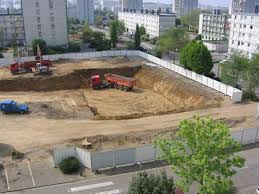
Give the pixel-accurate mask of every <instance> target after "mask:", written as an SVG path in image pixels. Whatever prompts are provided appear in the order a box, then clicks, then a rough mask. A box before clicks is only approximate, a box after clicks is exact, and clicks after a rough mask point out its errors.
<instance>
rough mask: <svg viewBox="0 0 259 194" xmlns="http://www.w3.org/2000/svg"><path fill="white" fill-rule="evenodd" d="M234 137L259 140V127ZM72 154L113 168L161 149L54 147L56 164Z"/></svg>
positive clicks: (152, 158)
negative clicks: (99, 150)
mask: <svg viewBox="0 0 259 194" xmlns="http://www.w3.org/2000/svg"><path fill="white" fill-rule="evenodd" d="M231 135H232V137H233V138H234V139H235V140H236V141H238V142H240V143H242V144H244V145H246V144H251V143H257V142H259V128H251V129H244V130H240V131H235V132H232V133H231ZM70 156H74V157H77V158H78V159H79V161H80V162H81V163H82V164H83V165H84V166H85V167H87V168H89V169H92V170H97V169H104V168H112V167H119V166H126V165H133V164H137V163H146V162H152V161H155V160H156V159H157V158H158V157H159V150H158V149H157V148H154V147H153V146H152V145H143V146H140V147H135V148H128V149H116V150H109V151H103V152H89V151H87V150H84V149H81V148H76V147H72V148H64V149H54V151H53V162H54V166H58V165H59V163H60V162H61V161H62V160H63V159H65V158H68V157H70Z"/></svg>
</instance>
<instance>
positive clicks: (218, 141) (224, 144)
mask: <svg viewBox="0 0 259 194" xmlns="http://www.w3.org/2000/svg"><path fill="white" fill-rule="evenodd" d="M179 128H180V129H179V131H178V132H177V133H176V139H175V140H158V141H157V142H156V144H157V146H158V147H159V148H160V151H161V158H162V159H164V160H166V161H167V162H168V163H169V164H170V165H171V166H172V169H173V171H174V172H175V173H176V174H177V175H178V176H179V177H180V179H179V181H178V182H177V186H179V187H180V188H181V189H182V190H183V191H188V190H189V188H190V186H191V185H192V184H193V183H197V184H198V186H199V187H198V193H199V194H228V193H229V191H230V190H231V188H232V186H233V183H232V181H231V179H230V178H231V177H232V176H233V175H234V174H235V173H236V171H235V170H234V169H233V167H238V168H241V167H243V166H244V162H245V160H244V159H243V158H241V157H240V156H238V155H236V154H235V153H236V152H238V151H240V150H241V145H240V144H239V143H237V142H236V141H235V140H234V139H233V138H232V137H231V134H230V130H229V128H228V127H227V126H226V125H225V124H224V123H223V122H220V121H215V120H213V119H211V118H199V117H194V119H191V120H183V121H182V122H181V123H180V126H179Z"/></svg>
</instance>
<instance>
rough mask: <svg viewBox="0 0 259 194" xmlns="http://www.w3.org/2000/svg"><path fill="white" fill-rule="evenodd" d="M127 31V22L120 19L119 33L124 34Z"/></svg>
mask: <svg viewBox="0 0 259 194" xmlns="http://www.w3.org/2000/svg"><path fill="white" fill-rule="evenodd" d="M124 31H125V23H124V22H123V21H120V20H118V29H117V33H118V35H119V36H121V35H123V33H124Z"/></svg>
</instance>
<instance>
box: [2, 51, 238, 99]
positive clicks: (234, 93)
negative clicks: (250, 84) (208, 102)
mask: <svg viewBox="0 0 259 194" xmlns="http://www.w3.org/2000/svg"><path fill="white" fill-rule="evenodd" d="M115 56H128V57H132V56H136V57H137V56H138V57H142V58H144V59H147V60H149V61H152V62H153V63H155V64H158V65H160V66H162V67H164V68H167V69H170V70H172V71H174V72H176V73H178V74H180V75H182V76H184V77H187V78H189V79H191V80H193V81H196V82H199V83H200V84H202V85H205V86H207V87H210V88H212V89H214V90H216V91H218V92H220V93H223V94H224V95H227V96H230V97H231V99H232V101H233V102H241V100H242V96H243V91H241V90H239V89H236V88H233V87H231V86H228V85H225V84H224V83H221V82H218V81H216V80H213V79H210V78H208V77H206V76H204V75H200V74H197V73H195V72H191V71H189V70H187V69H184V68H183V67H180V66H177V65H175V64H172V63H170V62H168V61H164V60H162V59H159V58H157V57H155V56H153V55H149V54H147V53H144V52H141V51H131V50H114V51H99V52H88V53H68V54H59V55H44V59H46V60H47V59H48V60H51V61H56V60H60V59H71V60H79V59H92V58H103V57H115ZM33 59H34V58H33V57H22V58H20V59H19V60H20V61H27V60H33ZM13 62H14V60H13V59H9V58H6V59H5V58H4V59H0V65H8V64H10V63H13Z"/></svg>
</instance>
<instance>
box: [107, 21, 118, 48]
mask: <svg viewBox="0 0 259 194" xmlns="http://www.w3.org/2000/svg"><path fill="white" fill-rule="evenodd" d="M118 25H119V23H118V20H112V21H111V22H110V26H109V28H110V37H111V44H112V47H113V48H116V47H117V42H118Z"/></svg>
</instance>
